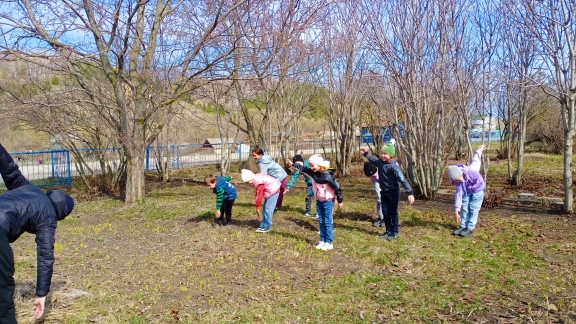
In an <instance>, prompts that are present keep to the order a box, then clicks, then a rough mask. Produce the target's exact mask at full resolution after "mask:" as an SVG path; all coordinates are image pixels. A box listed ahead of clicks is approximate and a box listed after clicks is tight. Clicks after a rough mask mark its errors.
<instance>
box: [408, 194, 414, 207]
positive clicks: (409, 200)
mask: <svg viewBox="0 0 576 324" xmlns="http://www.w3.org/2000/svg"><path fill="white" fill-rule="evenodd" d="M408 202H409V203H410V205H412V204H413V203H414V195H410V196H408Z"/></svg>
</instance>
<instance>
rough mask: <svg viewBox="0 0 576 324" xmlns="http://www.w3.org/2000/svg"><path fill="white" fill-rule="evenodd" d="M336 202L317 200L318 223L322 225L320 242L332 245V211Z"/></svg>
mask: <svg viewBox="0 0 576 324" xmlns="http://www.w3.org/2000/svg"><path fill="white" fill-rule="evenodd" d="M333 209H334V201H332V200H328V201H319V200H316V212H317V213H318V222H319V223H320V242H326V243H332V241H334V232H333V225H332V223H333V220H332V210H333Z"/></svg>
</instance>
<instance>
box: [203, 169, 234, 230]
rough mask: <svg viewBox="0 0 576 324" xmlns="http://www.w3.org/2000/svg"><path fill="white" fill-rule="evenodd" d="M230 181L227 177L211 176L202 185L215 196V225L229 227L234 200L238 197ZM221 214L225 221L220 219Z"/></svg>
mask: <svg viewBox="0 0 576 324" xmlns="http://www.w3.org/2000/svg"><path fill="white" fill-rule="evenodd" d="M230 180H232V178H230V177H229V176H226V177H219V176H214V175H211V174H210V175H208V176H206V178H205V179H204V183H206V185H207V186H208V187H209V188H210V189H212V192H214V193H215V194H216V213H215V215H214V216H215V218H214V224H215V225H216V224H218V225H224V226H229V225H231V223H232V206H234V200H236V198H237V197H238V196H237V194H236V188H234V185H232V184H231V183H230ZM222 214H224V216H225V219H222V218H221V216H222Z"/></svg>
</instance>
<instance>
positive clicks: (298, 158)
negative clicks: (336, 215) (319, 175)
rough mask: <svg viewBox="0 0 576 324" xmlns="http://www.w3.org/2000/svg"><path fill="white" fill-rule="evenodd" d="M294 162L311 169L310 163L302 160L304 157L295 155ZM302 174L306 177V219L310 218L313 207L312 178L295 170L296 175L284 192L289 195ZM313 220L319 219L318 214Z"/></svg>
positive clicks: (293, 175)
mask: <svg viewBox="0 0 576 324" xmlns="http://www.w3.org/2000/svg"><path fill="white" fill-rule="evenodd" d="M292 162H293V163H296V164H300V165H303V166H305V167H307V168H309V167H310V164H308V161H304V159H303V158H302V155H299V154H297V155H294V158H293V159H292ZM300 174H302V175H303V176H304V182H306V198H305V200H304V202H305V203H306V211H305V213H304V217H308V216H310V210H311V207H312V197H313V196H314V192H313V191H312V180H310V177H308V176H307V175H305V174H303V173H301V172H300V171H298V169H296V168H294V173H293V174H292V177H291V178H290V181H289V182H288V185H287V186H286V190H284V193H287V192H288V191H289V190H290V189H292V187H293V186H294V183H296V180H298V177H299V176H300ZM312 218H318V213H316V214H315V215H314V216H312Z"/></svg>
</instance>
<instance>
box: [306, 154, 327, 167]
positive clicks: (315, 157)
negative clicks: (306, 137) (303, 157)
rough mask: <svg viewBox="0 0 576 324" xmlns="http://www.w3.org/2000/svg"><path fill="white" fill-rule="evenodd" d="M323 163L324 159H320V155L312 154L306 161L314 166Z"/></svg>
mask: <svg viewBox="0 0 576 324" xmlns="http://www.w3.org/2000/svg"><path fill="white" fill-rule="evenodd" d="M323 161H324V159H323V158H322V155H320V154H314V155H312V156H311V157H310V158H309V159H308V163H310V164H316V165H322V162H323Z"/></svg>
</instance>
